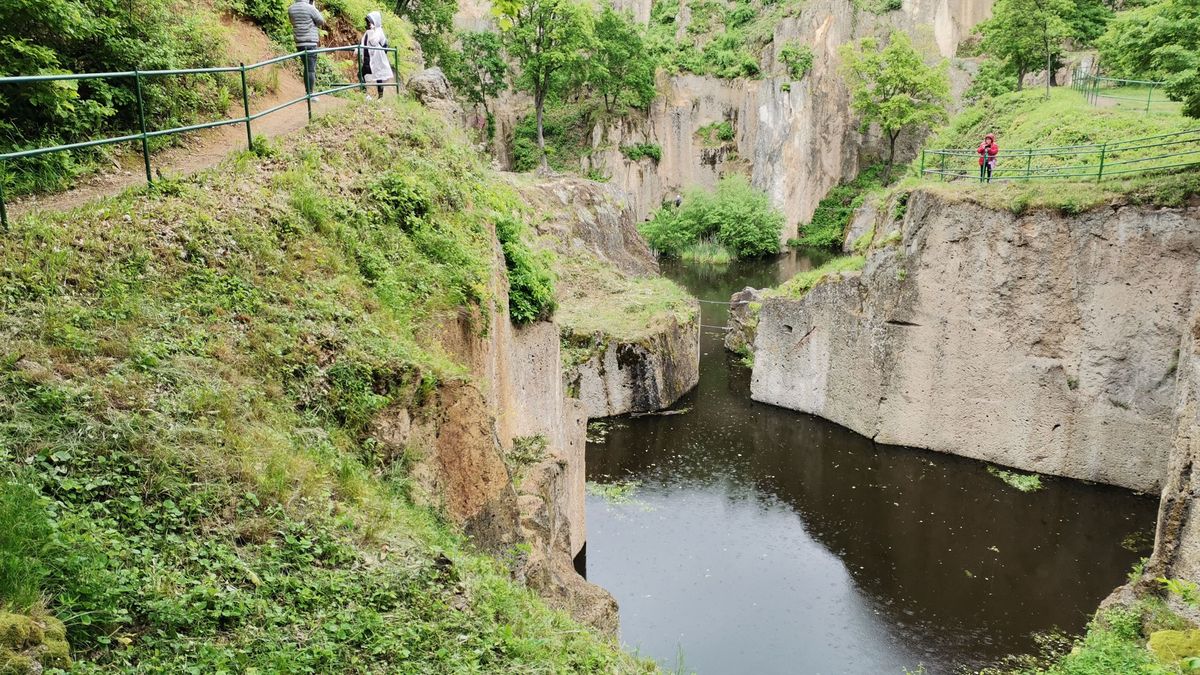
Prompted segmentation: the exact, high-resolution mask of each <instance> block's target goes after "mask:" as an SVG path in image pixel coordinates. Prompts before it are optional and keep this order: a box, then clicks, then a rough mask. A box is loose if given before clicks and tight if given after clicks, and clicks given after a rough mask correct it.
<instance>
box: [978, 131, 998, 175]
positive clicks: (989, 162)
mask: <svg viewBox="0 0 1200 675" xmlns="http://www.w3.org/2000/svg"><path fill="white" fill-rule="evenodd" d="M976 152H978V153H979V182H980V183H983V182H988V183H990V182H992V171H993V170H994V169H995V168H996V155H998V154H1000V146H998V145H996V135H995V134H988V135H987V136H984V137H983V142H982V143H980V144H979V149H978V150H976Z"/></svg>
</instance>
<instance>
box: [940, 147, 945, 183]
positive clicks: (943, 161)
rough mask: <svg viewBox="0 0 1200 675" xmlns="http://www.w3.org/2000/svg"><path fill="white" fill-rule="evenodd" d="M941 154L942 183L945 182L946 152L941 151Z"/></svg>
mask: <svg viewBox="0 0 1200 675" xmlns="http://www.w3.org/2000/svg"><path fill="white" fill-rule="evenodd" d="M941 155H942V172H941V173H942V182H943V183H944V182H946V153H944V152H943V153H941Z"/></svg>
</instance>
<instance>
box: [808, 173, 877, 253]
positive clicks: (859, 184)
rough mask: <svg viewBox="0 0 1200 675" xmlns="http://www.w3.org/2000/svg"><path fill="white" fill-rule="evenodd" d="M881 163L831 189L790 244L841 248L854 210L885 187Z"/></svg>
mask: <svg viewBox="0 0 1200 675" xmlns="http://www.w3.org/2000/svg"><path fill="white" fill-rule="evenodd" d="M882 173H883V166H882V165H878V164H877V165H875V166H872V167H869V168H867V169H864V170H863V171H862V172H860V173H859V174H858V176H857V177H856V178H855V179H854V180H852V181H850V182H849V183H842V184H840V185H838V186H837V187H835V188H833V189H832V190H830V191H829V193H828V194H826V195H825V197H824V199H822V200H821V201H820V203H818V204H817V208H816V210H815V211H814V212H813V217H812V220H811V221H809V222H808V223H807V224H805V225H802V226H801V227H800V236H799V237H798V238H795V239H791V240H789V241H788V246H812V247H815V248H830V249H836V248H841V246H842V242H843V240H844V238H845V232H846V228H847V227H848V226H849V225H850V221H851V219H853V218H854V213H855V211H857V210H858V209H859V207H861V206H862V205H863V202H864V201H866V199H867V197H868V196H870V194H871V193H872V192H874V191H877V190H879V189H880V188H881V187H882V185H883V184H882V183H881V182H880V175H881V174H882Z"/></svg>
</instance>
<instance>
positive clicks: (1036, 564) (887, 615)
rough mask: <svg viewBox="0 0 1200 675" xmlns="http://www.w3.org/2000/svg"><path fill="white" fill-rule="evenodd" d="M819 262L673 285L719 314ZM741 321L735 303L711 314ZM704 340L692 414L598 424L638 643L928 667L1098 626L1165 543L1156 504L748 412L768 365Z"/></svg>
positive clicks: (796, 261) (828, 664)
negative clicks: (1159, 537) (1153, 549)
mask: <svg viewBox="0 0 1200 675" xmlns="http://www.w3.org/2000/svg"><path fill="white" fill-rule="evenodd" d="M813 262H819V261H813V260H811V259H809V258H805V257H796V256H795V255H793V256H791V257H785V258H782V259H781V260H779V261H775V262H771V263H757V264H734V265H729V266H725V267H723V268H712V267H709V268H704V267H694V266H676V267H672V268H669V269H665V270H664V271H665V272H666V273H667V274H668V276H671V277H672V278H674V279H675V280H676V281H678V282H679V283H681V284H683V285H684V286H685V287H687V288H688V289H689V290H690V291H691V292H692V293H693V294H694V295H696V296H697V297H699V298H701V299H705V300H722V301H727V300H728V299H729V296H730V294H731V293H733V292H735V291H737V290H740V289H741V288H743V287H744V286H747V285H750V286H756V287H762V286H769V285H773V284H775V283H776V282H778V281H781V280H782V279H784V278H787V277H788V276H790V275H791V274H794V273H795V272H796V271H798V270H801V269H805V268H807V267H809V266H810V265H811V264H812V263H813ZM703 311H704V323H705V324H709V325H717V326H723V325H724V324H725V308H723V307H720V306H715V305H706V306H705V307H704V310H703ZM721 340H722V335H721V334H720V333H719V332H717V331H713V330H705V331H704V333H703V336H702V354H703V356H702V357H701V366H700V385H699V386H698V387H697V388H696V390H695V391H693V392H692V393H691V394H689V395H687V396H686V397H685V398H684V399H683V400H682V401H680V402H679V404H678V405H677V406H676V407H677V408H679V409H689V412H687V413H686V414H682V415H676V416H665V417H659V416H652V417H642V418H638V419H629V418H620V419H615V420H612V421H610V422H607V423H601V424H600V425H594V426H593V429H592V430H591V433H589V444H588V450H587V462H588V480H589V481H591V482H594V483H598V484H613V483H620V482H625V481H635V482H636V486H635V487H634V488H633V490H632V492H631V493H630V494H629V496H628V499H613V498H612V497H611V496H609V497H601V496H597V495H592V494H589V496H588V503H587V509H588V545H587V576H588V579H590V580H591V581H594V582H596V583H598V584H600V585H601V586H603V587H605V588H607V589H608V590H609V591H611V592H612V593H613V594H614V595H615V596H616V598H617V600H618V601H619V602H620V605H621V638H622V641H623V642H624V643H625V644H626V645H627V646H628V647H629V648H631V649H635V650H638V651H639V652H640V653H641V654H643V655H645V656H649V657H652V658H655V659H657V660H658V661H659V662H661V663H662V664H663V665H664V666H666V667H668V668H675V667H676V666H677V664H678V663H679V662H680V659H682V662H683V664H684V665H685V666H686V669H687V670H688V671H689V672H690V671H695V672H698V673H701V674H702V675H713V674H727V673H728V674H739V673H756V674H758V675H763V674H767V673H788V674H793V673H820V674H830V673H902V672H904V669H905V668H908V669H916V667H917V666H918V665H924V666H925V668H926V670H927V672H929V673H948V672H955V671H956V669H957V668H959V667H961V666H968V667H980V666H983V665H987V664H989V663H991V662H994V661H995V660H996V659H997V658H999V657H1001V656H1003V655H1005V654H1009V653H1014V652H1028V651H1032V650H1033V648H1034V643H1033V639H1032V636H1033V634H1034V633H1035V632H1039V631H1047V630H1051V629H1060V630H1064V631H1068V632H1072V633H1077V632H1079V631H1081V629H1082V628H1083V626H1084V624H1085V623H1086V621H1087V618H1088V616H1089V615H1090V614H1091V613H1092V612H1094V611H1095V609H1096V606H1097V605H1098V603H1099V602H1100V600H1102V599H1103V598H1104V597H1105V596H1106V595H1107V594H1108V593H1109V592H1110V591H1112V589H1113V588H1114V587H1116V586H1117V585H1119V584H1120V583H1121V582H1122V581H1123V579H1124V577H1125V574H1126V572H1127V571H1128V570H1129V569H1130V567H1131V566H1132V565H1133V564H1134V563H1135V562H1136V561H1137V560H1138V558H1139V557H1140V556H1143V555H1147V554H1148V552H1149V551H1148V549H1149V546H1150V544H1151V540H1152V535H1153V526H1154V517H1155V510H1156V500H1155V499H1153V498H1150V497H1146V496H1138V495H1134V494H1132V493H1130V492H1127V491H1124V490H1119V489H1115V488H1109V487H1104V486H1096V485H1087V484H1084V483H1080V482H1076V481H1069V480H1064V479H1055V478H1045V479H1043V483H1044V485H1045V487H1044V489H1042V490H1041V491H1038V492H1033V493H1021V492H1018V491H1016V490H1014V489H1012V488H1010V487H1008V486H1007V485H1005V484H1004V483H1002V482H1001V481H1000V480H998V479H997V478H995V477H993V476H991V475H989V474H988V473H987V471H986V468H987V467H986V466H985V465H984V464H981V463H978V462H974V461H971V460H967V459H963V458H960V457H955V456H952V455H945V454H940V453H934V452H927V451H922V450H913V449H908V448H895V447H886V446H878V445H875V444H874V443H872V442H871V441H870V440H869V439H866V438H863V437H861V436H858V435H857V434H854V433H853V432H850V431H848V430H846V429H843V428H841V427H838V426H836V425H834V424H831V423H829V422H826V421H823V420H820V419H817V418H814V417H811V416H807V415H803V414H800V413H796V412H793V411H789V410H784V409H781V408H775V407H771V406H767V405H762V404H758V403H754V402H752V401H751V400H750V371H749V370H747V369H745V368H744V367H742V366H741V365H740V364H739V363H738V359H737V357H735V356H733V355H729V354H727V353H726V352H725V351H724V349H723V348H722V343H721Z"/></svg>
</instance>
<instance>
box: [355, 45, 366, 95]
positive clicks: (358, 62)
mask: <svg viewBox="0 0 1200 675" xmlns="http://www.w3.org/2000/svg"><path fill="white" fill-rule="evenodd" d="M364 58H367V56H366V55H365V54H363V48H362V45H355V47H354V74H355V77H357V78H358V90H359V91H366V90H367V84H366V79H364V78H363V70H362V62H363V59H364Z"/></svg>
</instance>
